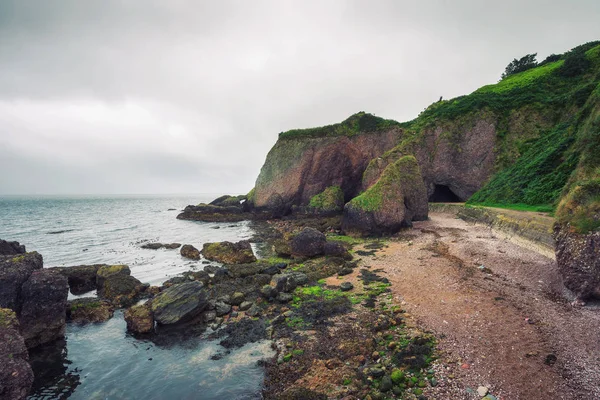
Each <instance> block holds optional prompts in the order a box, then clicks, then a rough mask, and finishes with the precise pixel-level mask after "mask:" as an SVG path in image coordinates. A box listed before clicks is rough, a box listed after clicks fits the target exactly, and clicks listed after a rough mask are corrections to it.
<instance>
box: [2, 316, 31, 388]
mask: <svg viewBox="0 0 600 400" xmlns="http://www.w3.org/2000/svg"><path fill="white" fill-rule="evenodd" d="M28 360H29V355H28V352H27V347H26V346H25V341H24V340H23V337H22V336H21V335H20V333H19V323H18V321H17V316H16V315H15V312H14V311H13V310H10V309H7V308H0V398H2V399H6V400H21V399H24V398H26V397H27V394H28V393H29V390H30V389H31V385H32V384H33V371H32V370H31V367H30V366H29V363H28Z"/></svg>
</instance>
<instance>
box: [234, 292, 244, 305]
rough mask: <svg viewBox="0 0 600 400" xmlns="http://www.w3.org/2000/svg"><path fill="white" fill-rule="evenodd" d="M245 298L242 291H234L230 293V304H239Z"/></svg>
mask: <svg viewBox="0 0 600 400" xmlns="http://www.w3.org/2000/svg"><path fill="white" fill-rule="evenodd" d="M245 298H246V296H245V295H244V293H241V292H234V293H233V294H232V295H231V299H230V304H231V305H232V306H239V305H241V304H242V303H243V302H244V299H245Z"/></svg>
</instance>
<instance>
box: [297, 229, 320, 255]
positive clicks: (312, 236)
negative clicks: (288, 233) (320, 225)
mask: <svg viewBox="0 0 600 400" xmlns="http://www.w3.org/2000/svg"><path fill="white" fill-rule="evenodd" d="M326 242H327V238H326V237H325V235H324V234H323V233H321V232H319V231H318V230H316V229H314V228H304V229H302V231H300V233H298V234H297V235H295V236H294V237H293V238H292V240H291V241H290V247H291V251H292V255H293V256H296V257H315V256H318V255H321V254H323V248H324V247H325V243H326Z"/></svg>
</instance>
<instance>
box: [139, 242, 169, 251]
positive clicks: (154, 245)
mask: <svg viewBox="0 0 600 400" xmlns="http://www.w3.org/2000/svg"><path fill="white" fill-rule="evenodd" d="M140 247H141V248H142V249H150V250H158V249H160V248H162V247H164V244H162V243H146V244H143V245H142V246H140Z"/></svg>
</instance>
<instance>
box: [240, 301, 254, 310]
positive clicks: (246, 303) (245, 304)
mask: <svg viewBox="0 0 600 400" xmlns="http://www.w3.org/2000/svg"><path fill="white" fill-rule="evenodd" d="M253 304H254V303H253V302H251V301H244V302H242V304H240V311H246V310H248V309H249V308H250V307H252V305H253Z"/></svg>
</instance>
